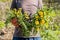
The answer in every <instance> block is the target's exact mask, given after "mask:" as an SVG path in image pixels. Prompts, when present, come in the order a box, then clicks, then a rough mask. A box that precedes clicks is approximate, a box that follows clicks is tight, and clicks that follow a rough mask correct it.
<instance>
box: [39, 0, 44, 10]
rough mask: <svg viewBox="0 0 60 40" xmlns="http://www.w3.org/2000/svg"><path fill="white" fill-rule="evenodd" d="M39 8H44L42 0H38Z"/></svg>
mask: <svg viewBox="0 0 60 40" xmlns="http://www.w3.org/2000/svg"><path fill="white" fill-rule="evenodd" d="M38 8H39V9H42V8H43V3H42V0H38Z"/></svg>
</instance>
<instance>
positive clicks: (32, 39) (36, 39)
mask: <svg viewBox="0 0 60 40" xmlns="http://www.w3.org/2000/svg"><path fill="white" fill-rule="evenodd" d="M13 40H41V38H40V37H30V38H20V37H13Z"/></svg>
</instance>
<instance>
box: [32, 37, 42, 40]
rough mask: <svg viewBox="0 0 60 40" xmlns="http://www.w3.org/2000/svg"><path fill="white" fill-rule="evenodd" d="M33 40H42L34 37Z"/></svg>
mask: <svg viewBox="0 0 60 40" xmlns="http://www.w3.org/2000/svg"><path fill="white" fill-rule="evenodd" d="M33 40H42V39H41V37H34V39H33Z"/></svg>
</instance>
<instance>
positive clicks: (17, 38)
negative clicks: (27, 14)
mask: <svg viewBox="0 0 60 40" xmlns="http://www.w3.org/2000/svg"><path fill="white" fill-rule="evenodd" d="M13 40H23V38H20V37H13Z"/></svg>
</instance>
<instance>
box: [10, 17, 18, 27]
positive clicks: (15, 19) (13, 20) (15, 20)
mask: <svg viewBox="0 0 60 40" xmlns="http://www.w3.org/2000/svg"><path fill="white" fill-rule="evenodd" d="M11 23H12V24H13V25H14V26H15V27H19V24H18V20H17V18H13V19H12V20H11Z"/></svg>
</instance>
